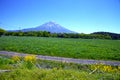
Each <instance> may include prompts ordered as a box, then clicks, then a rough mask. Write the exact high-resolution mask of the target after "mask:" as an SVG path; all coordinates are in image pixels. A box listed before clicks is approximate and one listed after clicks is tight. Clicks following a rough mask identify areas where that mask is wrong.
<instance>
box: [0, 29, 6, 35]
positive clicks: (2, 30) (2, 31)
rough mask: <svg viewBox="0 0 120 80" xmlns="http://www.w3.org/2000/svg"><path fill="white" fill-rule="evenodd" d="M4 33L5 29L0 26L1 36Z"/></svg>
mask: <svg viewBox="0 0 120 80" xmlns="http://www.w3.org/2000/svg"><path fill="white" fill-rule="evenodd" d="M4 33H5V30H4V29H1V28H0V36H2V35H3V34H4Z"/></svg>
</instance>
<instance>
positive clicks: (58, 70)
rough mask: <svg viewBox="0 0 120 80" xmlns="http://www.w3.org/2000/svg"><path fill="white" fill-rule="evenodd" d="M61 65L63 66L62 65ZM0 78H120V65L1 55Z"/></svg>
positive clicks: (23, 79) (55, 79)
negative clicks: (86, 63)
mask: <svg viewBox="0 0 120 80" xmlns="http://www.w3.org/2000/svg"><path fill="white" fill-rule="evenodd" d="M60 65H61V66H60ZM0 70H10V72H0V80H119V79H120V66H109V65H101V64H95V65H80V64H73V63H60V62H53V61H42V60H36V59H35V57H34V56H29V55H28V56H25V57H23V58H19V57H18V56H16V55H15V56H13V57H12V58H4V57H0Z"/></svg>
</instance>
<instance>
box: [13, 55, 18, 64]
mask: <svg viewBox="0 0 120 80" xmlns="http://www.w3.org/2000/svg"><path fill="white" fill-rule="evenodd" d="M12 60H13V61H15V62H18V61H20V57H19V56H18V55H14V56H12Z"/></svg>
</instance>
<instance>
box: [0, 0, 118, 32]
mask: <svg viewBox="0 0 120 80" xmlns="http://www.w3.org/2000/svg"><path fill="white" fill-rule="evenodd" d="M48 21H54V22H56V23H58V24H60V25H62V26H64V27H65V28H68V29H70V30H73V31H76V32H79V33H92V32H96V31H107V32H115V33H120V0H0V27H1V28H3V29H6V30H15V29H19V27H20V28H21V29H23V28H31V27H36V26H39V25H41V24H43V23H45V22H48Z"/></svg>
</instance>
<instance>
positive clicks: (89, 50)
mask: <svg viewBox="0 0 120 80" xmlns="http://www.w3.org/2000/svg"><path fill="white" fill-rule="evenodd" d="M0 50H6V51H15V52H23V53H29V54H41V55H49V56H60V57H70V58H79V59H81V58H82V59H102V60H119V61H120V40H102V39H70V38H69V39H68V38H45V37H15V36H14V37H13V36H3V37H0Z"/></svg>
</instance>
